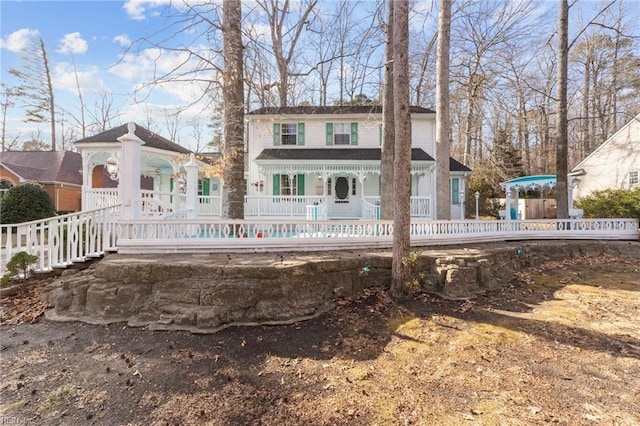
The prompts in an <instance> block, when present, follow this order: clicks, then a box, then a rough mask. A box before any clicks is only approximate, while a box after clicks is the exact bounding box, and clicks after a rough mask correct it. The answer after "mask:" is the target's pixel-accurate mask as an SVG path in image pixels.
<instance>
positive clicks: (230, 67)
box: [222, 0, 246, 219]
mask: <svg viewBox="0 0 640 426" xmlns="http://www.w3.org/2000/svg"><path fill="white" fill-rule="evenodd" d="M241 7H242V6H241V0H224V1H223V4H222V8H223V27H222V28H223V31H222V34H223V38H224V83H223V84H224V86H223V87H224V88H223V95H224V106H225V114H224V118H225V120H224V121H225V123H224V128H225V132H224V137H225V140H224V165H223V167H224V170H223V178H224V188H223V192H222V217H224V218H231V219H244V196H245V192H246V189H245V186H246V185H245V184H244V102H243V101H244V71H243V51H242V29H241V20H242V12H241Z"/></svg>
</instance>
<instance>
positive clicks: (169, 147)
mask: <svg viewBox="0 0 640 426" xmlns="http://www.w3.org/2000/svg"><path fill="white" fill-rule="evenodd" d="M134 124H135V123H134ZM127 126H128V124H123V125H122V126H118V127H114V128H113V129H109V130H105V131H104V132H101V133H98V134H97V135H93V136H89V137H86V138H84V139H80V140H77V141H75V143H91V142H94V143H96V142H117V141H118V138H119V137H120V136H123V135H126V134H127V133H129V130H128V129H127ZM134 133H135V135H136V136H138V137H139V138H140V139H142V140H143V141H144V144H145V146H148V147H151V148H157V149H163V150H165V151H172V152H179V153H181V154H190V153H191V151H190V150H189V149H187V148H185V147H183V146H180V145H178V144H177V143H173V142H171V141H170V140H169V139H166V138H164V137H162V136H160V135H158V134H157V133H153V132H151V131H150V130H147V129H145V128H144V127H142V126H139V125H138V124H136V130H135V132H134Z"/></svg>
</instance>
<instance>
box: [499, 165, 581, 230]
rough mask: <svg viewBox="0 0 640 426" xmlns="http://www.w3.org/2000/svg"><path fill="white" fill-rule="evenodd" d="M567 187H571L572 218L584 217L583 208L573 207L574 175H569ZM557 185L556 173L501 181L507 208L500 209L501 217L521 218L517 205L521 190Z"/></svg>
mask: <svg viewBox="0 0 640 426" xmlns="http://www.w3.org/2000/svg"><path fill="white" fill-rule="evenodd" d="M567 183H568V185H567V188H568V189H569V217H570V218H572V219H579V218H581V217H582V214H583V211H582V210H581V209H574V208H573V188H574V186H575V185H574V183H575V182H574V177H573V176H569V177H568V178H567ZM554 186H556V176H555V175H533V176H522V177H518V178H514V179H511V180H508V181H506V182H502V183H500V187H501V188H502V189H503V190H504V192H505V199H506V202H505V209H504V210H500V211H499V214H500V219H506V220H516V219H520V215H519V214H518V210H517V208H516V206H517V205H518V199H519V194H520V190H524V191H526V190H529V189H531V190H537V189H543V188H553V187H554Z"/></svg>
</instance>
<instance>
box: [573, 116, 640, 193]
mask: <svg viewBox="0 0 640 426" xmlns="http://www.w3.org/2000/svg"><path fill="white" fill-rule="evenodd" d="M570 175H571V176H574V177H575V178H574V180H573V182H574V185H575V188H574V190H573V197H574V200H577V199H578V198H581V197H586V196H588V195H589V194H591V193H592V192H593V191H600V190H604V189H630V188H638V187H640V114H638V115H637V116H636V117H635V118H633V119H632V120H631V121H630V122H629V123H627V124H626V125H624V126H623V127H622V128H621V129H620V130H618V131H617V132H616V133H615V134H614V135H613V136H611V137H610V138H609V139H607V140H606V141H605V142H604V143H603V144H602V145H600V146H599V147H598V148H597V149H596V150H595V151H593V152H592V153H591V154H589V156H588V157H587V158H585V159H584V160H582V161H581V162H580V163H579V164H578V165H577V166H575V167H574V168H573V169H572V171H571V173H570Z"/></svg>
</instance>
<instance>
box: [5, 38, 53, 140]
mask: <svg viewBox="0 0 640 426" xmlns="http://www.w3.org/2000/svg"><path fill="white" fill-rule="evenodd" d="M9 73H10V74H12V75H13V76H15V77H16V78H17V79H18V80H19V81H20V84H19V85H18V86H17V87H16V92H15V94H16V96H17V97H20V98H22V99H23V100H24V101H25V105H26V107H27V109H26V121H27V122H33V123H49V124H50V125H51V151H55V150H56V108H55V98H54V96H53V83H52V81H51V70H50V67H49V59H48V57H47V49H46V48H45V45H44V40H43V39H42V38H33V39H32V40H31V41H30V42H29V44H28V46H27V48H26V50H25V52H24V56H23V66H22V69H15V68H10V69H9Z"/></svg>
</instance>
